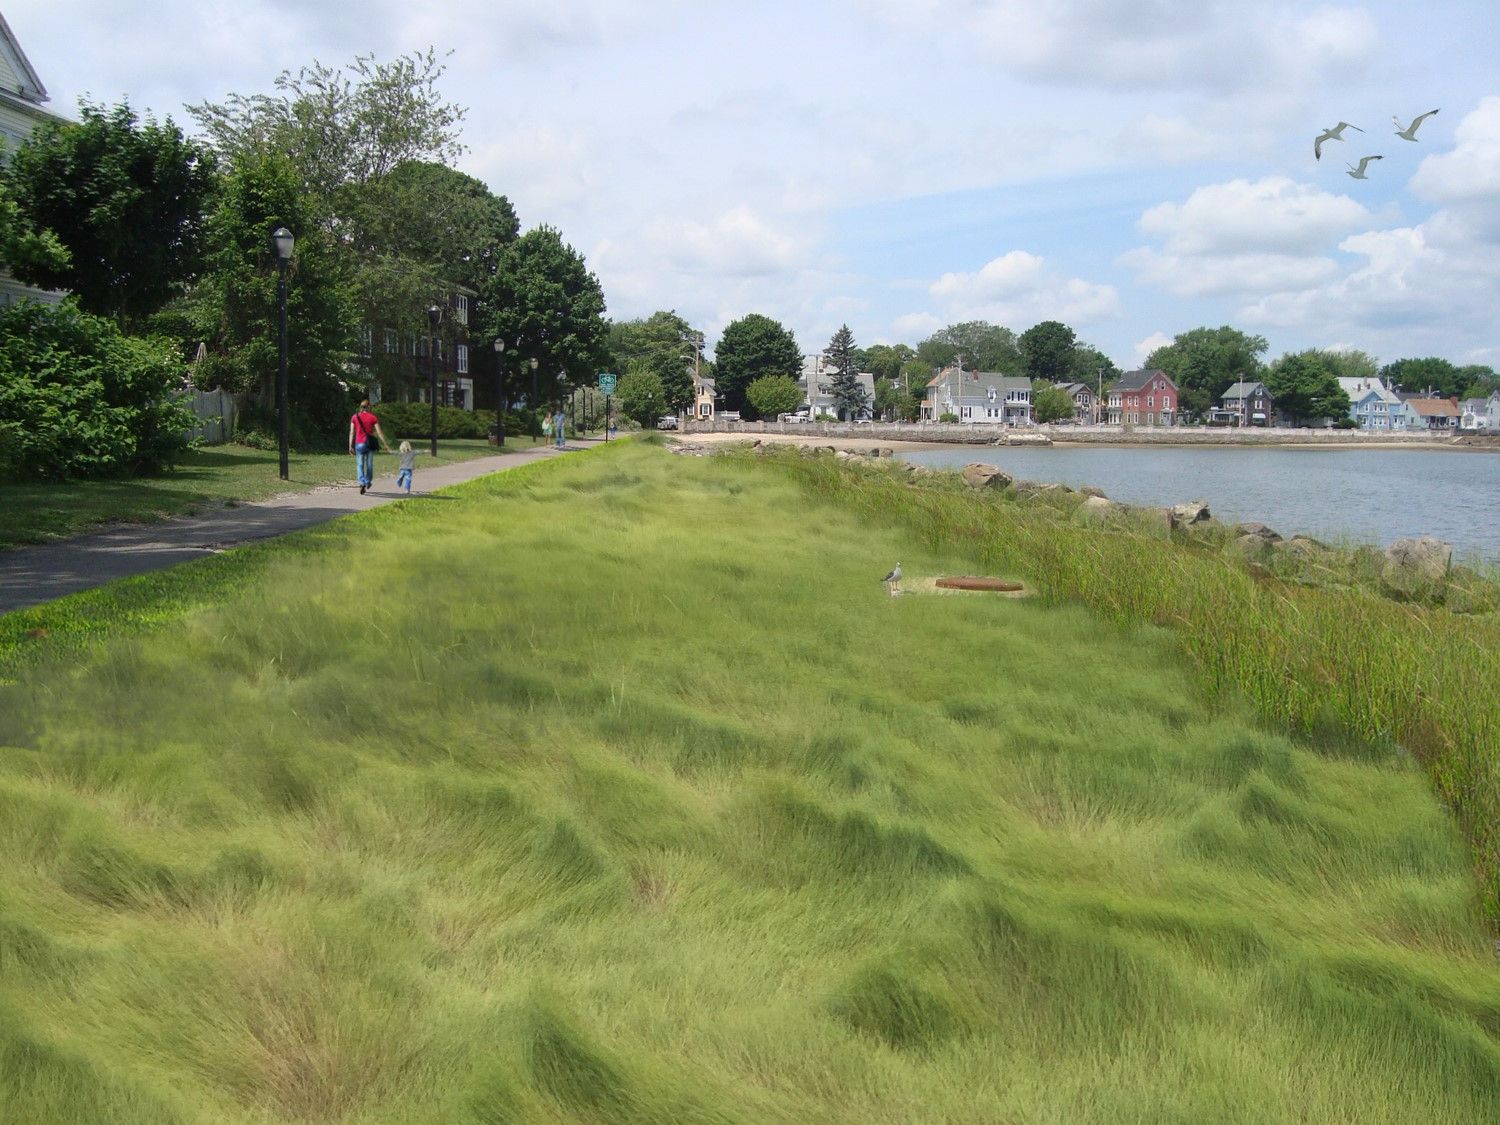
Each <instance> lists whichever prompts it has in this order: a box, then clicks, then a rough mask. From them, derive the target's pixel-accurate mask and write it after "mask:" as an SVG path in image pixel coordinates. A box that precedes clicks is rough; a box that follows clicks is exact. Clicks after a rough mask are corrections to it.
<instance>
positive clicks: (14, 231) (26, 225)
mask: <svg viewBox="0 0 1500 1125" xmlns="http://www.w3.org/2000/svg"><path fill="white" fill-rule="evenodd" d="M71 260H72V255H70V254H69V253H68V248H67V247H66V246H64V245H63V244H62V243H61V242H59V241H58V239H57V235H55V234H53V233H52V232H51V231H50V230H45V229H42V228H39V227H38V226H37V225H36V224H35V223H33V222H32V221H31V220H30V219H28V218H27V217H26V216H25V215H23V214H21V208H20V207H18V206H17V205H16V201H15V200H14V199H12V198H11V194H10V189H9V188H8V187H6V185H5V181H4V180H3V179H0V261H3V262H5V263H6V264H7V265H8V266H9V267H10V268H11V270H12V271H13V272H15V273H17V274H20V275H24V274H27V273H31V272H42V273H60V272H62V271H64V270H66V269H67V268H68V265H69V263H70V262H71Z"/></svg>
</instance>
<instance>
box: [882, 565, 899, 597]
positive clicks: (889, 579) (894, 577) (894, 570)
mask: <svg viewBox="0 0 1500 1125" xmlns="http://www.w3.org/2000/svg"><path fill="white" fill-rule="evenodd" d="M881 581H882V582H884V583H885V584H886V585H887V586H889V587H890V588H891V594H892V596H894V595H896V594H899V593H900V592H901V564H900V563H897V564H896V565H895V566H893V567H891V572H890V573H889V574H887V575H886V576H885V577H884V578H882V579H881Z"/></svg>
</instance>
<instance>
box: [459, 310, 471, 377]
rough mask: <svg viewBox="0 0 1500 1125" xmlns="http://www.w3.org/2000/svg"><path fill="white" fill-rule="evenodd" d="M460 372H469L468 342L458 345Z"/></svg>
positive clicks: (463, 373) (465, 373) (461, 373)
mask: <svg viewBox="0 0 1500 1125" xmlns="http://www.w3.org/2000/svg"><path fill="white" fill-rule="evenodd" d="M459 300H460V301H462V300H463V298H462V297H460V298H459ZM458 373H459V374H460V375H467V374H468V373H469V345H468V344H459V345H458Z"/></svg>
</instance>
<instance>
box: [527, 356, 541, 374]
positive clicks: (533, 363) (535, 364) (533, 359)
mask: <svg viewBox="0 0 1500 1125" xmlns="http://www.w3.org/2000/svg"><path fill="white" fill-rule="evenodd" d="M526 362H527V363H529V364H531V369H532V370H533V371H535V370H536V369H537V368H538V367H540V366H541V364H539V363H538V362H537V358H536V356H532V357H531V358H530V359H529V360H527V361H526Z"/></svg>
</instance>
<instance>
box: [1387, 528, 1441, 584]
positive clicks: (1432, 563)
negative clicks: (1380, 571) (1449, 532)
mask: <svg viewBox="0 0 1500 1125" xmlns="http://www.w3.org/2000/svg"><path fill="white" fill-rule="evenodd" d="M1385 557H1386V566H1385V573H1386V576H1387V577H1390V576H1392V575H1393V574H1394V573H1397V572H1399V573H1400V574H1402V575H1403V576H1405V577H1410V578H1415V579H1416V580H1418V581H1420V582H1441V581H1443V580H1444V579H1445V578H1447V577H1448V571H1449V569H1451V568H1452V566H1453V546H1452V544H1449V543H1444V542H1443V541H1442V540H1441V539H1434V538H1432V537H1431V536H1428V535H1424V536H1422V538H1420V539H1397V540H1396V541H1395V542H1394V543H1392V544H1391V545H1390V546H1389V547H1387V548H1386V551H1385Z"/></svg>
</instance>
